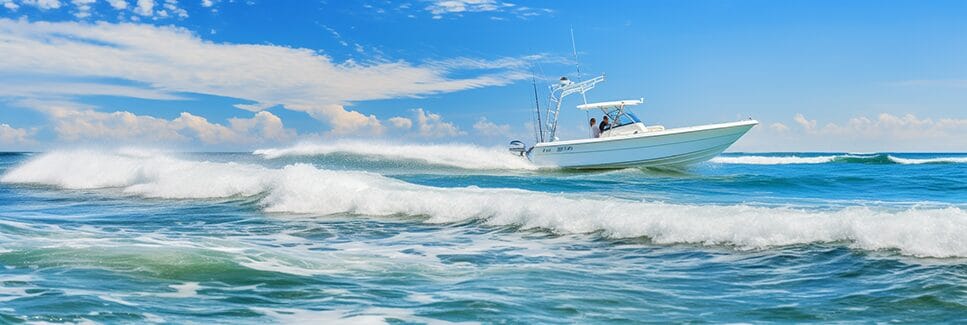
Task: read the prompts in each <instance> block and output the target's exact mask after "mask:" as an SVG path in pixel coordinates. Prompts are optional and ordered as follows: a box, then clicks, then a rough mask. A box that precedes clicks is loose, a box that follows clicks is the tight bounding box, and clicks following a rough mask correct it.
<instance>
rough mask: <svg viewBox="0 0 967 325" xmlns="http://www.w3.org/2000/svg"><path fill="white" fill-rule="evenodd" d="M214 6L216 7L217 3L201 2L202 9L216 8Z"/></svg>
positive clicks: (210, 0)
mask: <svg viewBox="0 0 967 325" xmlns="http://www.w3.org/2000/svg"><path fill="white" fill-rule="evenodd" d="M214 5H215V2H214V1H212V0H201V6H202V7H205V8H209V7H211V6H214Z"/></svg>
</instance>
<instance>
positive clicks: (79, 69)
mask: <svg viewBox="0 0 967 325" xmlns="http://www.w3.org/2000/svg"><path fill="white" fill-rule="evenodd" d="M0 53H3V54H4V59H3V60H0V73H8V74H19V75H44V76H61V77H72V78H115V79H122V80H128V81H133V82H136V83H138V84H143V85H147V88H148V89H149V91H148V92H154V93H158V92H162V93H171V92H193V93H203V94H212V95H218V96H225V97H232V98H241V99H247V100H251V101H253V102H256V103H257V104H255V105H250V106H249V108H253V107H255V108H259V107H261V108H264V107H271V106H276V105H283V107H285V108H287V109H291V110H297V111H304V112H307V113H309V114H310V115H311V116H313V117H316V118H318V119H320V120H322V121H324V122H327V123H329V124H330V125H331V126H332V127H333V131H335V132H336V133H344V134H345V133H351V132H354V131H356V130H366V131H364V132H369V133H379V132H381V130H382V125H381V123H380V122H379V120H378V119H377V118H376V117H375V116H373V115H365V114H362V113H359V112H355V111H350V110H346V109H345V108H344V105H345V104H346V103H350V102H353V101H362V100H374V99H389V98H399V97H414V96H421V95H427V94H436V93H444V92H453V91H460V90H465V89H473V88H481V87H490V86H500V85H506V84H509V83H511V82H514V81H516V80H521V79H524V78H526V77H527V75H526V74H525V73H522V72H521V71H520V69H519V67H521V66H522V64H520V63H513V62H512V61H514V60H515V59H502V60H498V61H499V62H494V63H488V62H487V61H475V63H473V64H468V63H459V64H449V65H447V64H427V65H422V66H421V65H413V64H410V63H407V62H404V61H387V62H377V63H372V64H360V63H356V62H353V61H346V62H342V63H337V62H333V61H332V59H331V58H329V57H328V56H325V55H322V54H320V53H319V52H317V51H314V50H310V49H302V48H291V47H285V46H275V45H255V44H230V43H213V42H209V41H205V40H203V39H201V38H200V37H198V36H197V35H195V34H193V33H191V32H189V31H187V30H185V29H181V28H176V27H158V26H150V25H143V24H131V23H122V24H110V23H103V22H101V23H96V24H88V23H77V22H59V23H49V22H30V21H25V20H9V19H0ZM519 60H526V59H519ZM467 65H475V66H487V67H493V68H494V70H496V71H487V72H486V73H483V74H477V75H476V76H471V77H466V78H450V77H448V75H450V74H451V73H454V72H456V71H459V70H460V69H461V68H464V67H466V66H467ZM0 85H2V86H3V87H8V86H11V85H12V84H6V81H2V80H0ZM101 90H105V92H107V88H101ZM56 91H57V89H50V92H56ZM113 91H115V92H116V93H117V94H118V95H130V91H129V89H114V90H113ZM64 92H65V93H66V94H70V91H67V90H65V91H64Z"/></svg>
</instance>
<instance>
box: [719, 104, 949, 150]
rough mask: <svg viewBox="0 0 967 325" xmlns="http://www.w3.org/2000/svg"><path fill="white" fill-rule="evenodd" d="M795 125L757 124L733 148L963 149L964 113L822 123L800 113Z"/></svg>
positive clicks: (884, 116)
mask: <svg viewBox="0 0 967 325" xmlns="http://www.w3.org/2000/svg"><path fill="white" fill-rule="evenodd" d="M793 121H794V122H795V123H796V126H797V127H789V126H786V125H785V124H783V123H781V122H776V123H773V124H771V125H770V127H768V128H756V129H753V131H752V132H750V134H749V135H748V136H747V137H746V138H743V139H742V140H740V141H739V143H737V144H736V148H735V150H757V151H761V150H766V151H803V150H806V151H826V152H831V151H854V152H855V151H863V152H872V151H878V152H888V151H956V152H963V151H965V150H967V136H965V135H967V119H963V118H937V119H934V118H920V117H917V116H915V115H913V114H905V115H893V114H890V113H881V114H879V115H877V116H875V117H867V116H858V117H854V118H850V119H849V120H846V121H843V122H826V123H825V124H824V125H823V126H819V125H820V123H819V122H818V121H816V120H810V119H808V118H806V117H805V116H804V115H803V114H796V115H795V116H793Z"/></svg>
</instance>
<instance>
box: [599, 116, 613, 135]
mask: <svg viewBox="0 0 967 325" xmlns="http://www.w3.org/2000/svg"><path fill="white" fill-rule="evenodd" d="M610 128H611V122H608V116H607V115H605V116H604V117H602V118H601V124H598V133H601V132H604V131H605V130H607V129H610Z"/></svg>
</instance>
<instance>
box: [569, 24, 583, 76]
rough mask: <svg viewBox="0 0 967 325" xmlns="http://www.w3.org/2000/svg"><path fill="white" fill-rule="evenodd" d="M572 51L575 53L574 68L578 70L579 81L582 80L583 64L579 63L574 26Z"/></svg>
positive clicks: (572, 30) (572, 28)
mask: <svg viewBox="0 0 967 325" xmlns="http://www.w3.org/2000/svg"><path fill="white" fill-rule="evenodd" d="M571 52H572V53H574V68H575V69H577V71H578V81H581V65H580V64H579V63H578V47H577V45H576V44H575V43H574V27H573V26H572V27H571Z"/></svg>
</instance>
